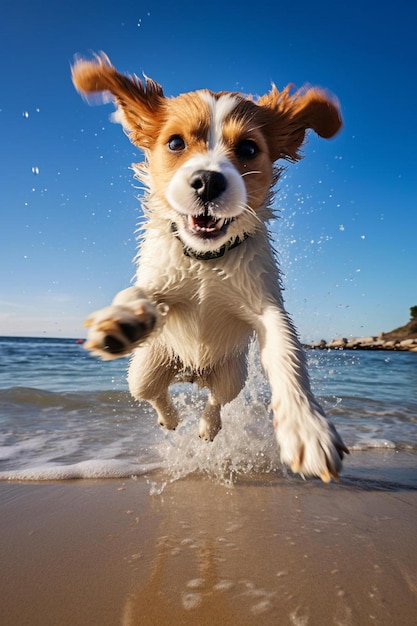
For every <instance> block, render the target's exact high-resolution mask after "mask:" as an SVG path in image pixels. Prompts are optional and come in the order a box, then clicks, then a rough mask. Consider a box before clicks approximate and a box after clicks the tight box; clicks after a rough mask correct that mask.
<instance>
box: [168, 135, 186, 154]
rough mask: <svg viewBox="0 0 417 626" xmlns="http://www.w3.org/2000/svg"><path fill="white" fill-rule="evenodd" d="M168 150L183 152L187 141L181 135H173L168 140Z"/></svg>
mask: <svg viewBox="0 0 417 626" xmlns="http://www.w3.org/2000/svg"><path fill="white" fill-rule="evenodd" d="M167 145H168V150H170V151H171V152H181V150H185V141H184V139H183V138H182V137H181V135H172V137H170V138H169V140H168V144H167Z"/></svg>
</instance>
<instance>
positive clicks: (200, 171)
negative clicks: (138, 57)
mask: <svg viewBox="0 0 417 626" xmlns="http://www.w3.org/2000/svg"><path fill="white" fill-rule="evenodd" d="M72 77H73V81H74V84H75V86H76V88H77V89H78V90H79V91H80V92H82V93H91V92H103V91H107V92H110V93H111V94H112V96H113V97H114V99H115V103H116V106H117V113H116V115H117V119H118V121H120V122H121V123H122V124H123V126H124V128H125V130H126V132H127V133H128V135H129V137H130V139H131V141H132V142H133V143H134V144H135V145H136V146H138V147H139V148H141V149H142V150H143V151H144V153H145V156H146V161H147V164H146V172H147V176H146V178H147V182H148V185H149V187H150V192H151V195H152V196H153V197H154V198H156V199H157V202H156V203H155V204H156V205H158V206H159V207H162V212H163V216H164V217H165V218H166V219H167V220H168V221H169V222H171V224H173V225H174V229H175V230H176V233H177V235H178V237H179V238H180V239H181V240H182V242H183V244H184V246H186V247H187V248H189V249H191V250H195V251H197V252H198V253H203V254H204V253H206V252H210V251H215V250H218V249H220V248H221V247H222V246H224V245H225V244H230V243H233V241H235V240H236V239H237V238H244V237H245V236H247V235H248V234H249V235H250V234H253V233H254V232H255V231H256V228H257V225H258V224H259V218H260V216H261V214H262V210H263V209H265V207H266V204H267V202H268V199H269V196H270V189H271V185H272V184H273V182H274V180H275V179H274V163H275V161H277V160H278V159H286V160H289V161H296V160H298V159H299V158H300V153H299V150H300V148H301V146H302V144H303V141H304V138H305V134H306V131H307V129H313V130H314V131H315V132H316V133H317V134H318V135H319V136H321V137H324V138H330V137H333V135H335V134H336V133H337V131H338V130H339V128H340V126H341V118H340V114H339V108H338V105H337V102H336V101H335V100H334V99H333V98H331V97H330V96H328V95H327V94H326V93H325V92H324V91H322V90H320V89H317V88H310V89H303V90H300V91H297V92H295V93H291V89H290V87H287V88H285V89H284V90H283V91H281V92H279V91H278V90H277V88H276V87H275V85H273V86H272V89H271V91H270V92H269V93H268V94H266V95H264V96H262V97H260V98H258V99H257V100H256V101H255V100H254V99H253V98H251V97H244V96H242V95H241V94H238V93H229V92H220V93H213V92H211V91H208V90H200V91H195V92H191V93H186V94H182V95H180V96H178V97H176V98H166V97H165V96H164V93H163V90H162V87H161V86H160V85H158V84H157V83H155V82H154V81H153V80H150V79H149V78H146V77H145V78H144V80H143V81H142V80H140V79H138V78H137V77H136V76H133V77H131V76H125V75H123V74H120V73H119V72H118V71H117V70H116V69H115V68H114V67H113V66H112V65H111V63H110V61H109V60H108V59H107V57H105V56H104V55H101V56H100V57H96V58H95V60H94V61H77V62H76V63H75V65H74V66H73V68H72Z"/></svg>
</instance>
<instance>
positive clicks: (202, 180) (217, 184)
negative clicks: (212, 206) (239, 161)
mask: <svg viewBox="0 0 417 626" xmlns="http://www.w3.org/2000/svg"><path fill="white" fill-rule="evenodd" d="M189 182H190V186H191V187H192V188H193V189H194V190H195V192H196V194H197V196H198V197H199V198H200V199H201V200H202V201H203V202H210V201H211V200H214V199H215V198H217V197H218V196H220V194H221V193H222V192H223V191H224V190H225V189H226V187H227V180H226V177H225V176H224V175H223V174H222V173H221V172H213V171H211V170H197V171H196V172H194V174H193V175H192V176H191V177H190V180H189Z"/></svg>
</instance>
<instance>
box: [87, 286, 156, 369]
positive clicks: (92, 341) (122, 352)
mask: <svg viewBox="0 0 417 626" xmlns="http://www.w3.org/2000/svg"><path fill="white" fill-rule="evenodd" d="M164 313H165V311H164V310H163V308H162V307H159V308H158V307H157V306H155V305H154V304H152V302H150V301H149V300H148V299H147V297H146V295H145V293H144V292H143V291H142V289H140V288H139V287H128V288H127V289H124V290H123V291H120V292H119V293H118V294H117V295H116V297H115V298H114V300H113V303H112V304H111V305H110V306H108V307H105V308H104V309H100V310H99V311H96V312H95V313H92V314H91V315H90V317H89V318H88V319H87V321H86V322H85V326H87V328H88V329H89V332H88V340H87V342H86V344H85V348H86V349H87V350H91V352H93V354H96V355H97V356H100V357H101V358H102V359H104V360H108V359H118V358H119V357H122V356H126V355H127V354H129V353H130V352H132V350H133V349H134V348H136V347H137V346H139V345H140V344H141V343H142V342H143V341H144V340H145V339H146V338H147V337H148V336H149V335H150V334H151V333H152V332H153V331H154V330H155V329H156V327H157V326H160V325H161V322H162V319H163V317H164Z"/></svg>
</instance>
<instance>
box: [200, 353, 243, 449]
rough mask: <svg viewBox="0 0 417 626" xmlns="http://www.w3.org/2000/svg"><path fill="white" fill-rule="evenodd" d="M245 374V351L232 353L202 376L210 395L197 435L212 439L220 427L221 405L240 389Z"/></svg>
mask: <svg viewBox="0 0 417 626" xmlns="http://www.w3.org/2000/svg"><path fill="white" fill-rule="evenodd" d="M246 376H247V364H246V352H242V353H241V354H239V355H233V358H231V357H229V358H228V359H226V360H225V361H223V362H222V363H219V364H217V365H216V366H215V367H213V368H212V369H211V370H210V372H209V373H207V374H206V375H205V376H204V382H203V384H204V386H207V387H208V388H209V390H210V395H209V398H208V401H207V404H206V406H205V409H204V411H203V414H202V416H201V418H200V423H199V436H200V437H201V439H206V440H207V441H213V439H214V438H215V436H216V435H217V433H218V432H219V430H220V429H221V427H222V422H221V417H220V412H221V407H222V405H224V404H227V403H228V402H231V401H232V400H233V399H234V398H236V396H237V395H238V393H239V392H240V391H241V389H242V388H243V386H244V384H245V380H246Z"/></svg>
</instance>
